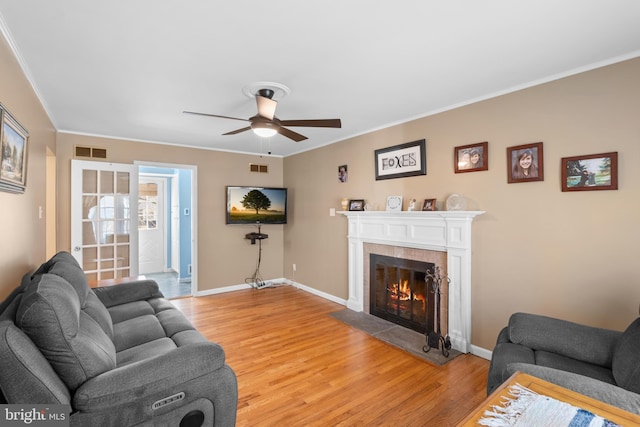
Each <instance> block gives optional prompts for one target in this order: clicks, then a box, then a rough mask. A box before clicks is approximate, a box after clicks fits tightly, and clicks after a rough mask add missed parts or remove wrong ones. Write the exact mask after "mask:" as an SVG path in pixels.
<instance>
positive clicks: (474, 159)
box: [453, 141, 489, 173]
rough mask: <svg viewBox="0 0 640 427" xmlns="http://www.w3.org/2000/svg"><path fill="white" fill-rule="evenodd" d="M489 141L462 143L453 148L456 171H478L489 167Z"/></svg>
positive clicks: (454, 168)
mask: <svg viewBox="0 0 640 427" xmlns="http://www.w3.org/2000/svg"><path fill="white" fill-rule="evenodd" d="M488 146H489V143H488V142H486V141H485V142H479V143H477V144H469V145H461V146H460V147H455V148H454V149H453V170H454V172H455V173H464V172H478V171H486V170H488V169H489V151H488V150H489V148H488Z"/></svg>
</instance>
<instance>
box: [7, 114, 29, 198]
mask: <svg viewBox="0 0 640 427" xmlns="http://www.w3.org/2000/svg"><path fill="white" fill-rule="evenodd" d="M0 141H1V144H0V190H4V191H9V192H13V193H23V192H24V190H25V188H26V186H27V154H28V142H29V134H28V133H27V131H26V130H25V129H24V128H23V127H22V126H21V125H20V124H19V123H18V122H17V121H16V119H14V118H13V116H11V114H9V112H8V111H7V110H6V109H5V108H4V106H2V105H0Z"/></svg>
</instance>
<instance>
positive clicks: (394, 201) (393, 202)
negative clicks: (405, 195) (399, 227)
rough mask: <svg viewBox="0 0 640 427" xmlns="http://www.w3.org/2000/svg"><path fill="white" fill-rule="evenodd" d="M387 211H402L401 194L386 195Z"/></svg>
mask: <svg viewBox="0 0 640 427" xmlns="http://www.w3.org/2000/svg"><path fill="white" fill-rule="evenodd" d="M387 211H388V212H400V211H402V196H389V197H387Z"/></svg>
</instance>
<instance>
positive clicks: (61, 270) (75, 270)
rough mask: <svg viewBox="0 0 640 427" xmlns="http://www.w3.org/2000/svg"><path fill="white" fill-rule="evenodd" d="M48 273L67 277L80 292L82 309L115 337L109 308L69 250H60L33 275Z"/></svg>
mask: <svg viewBox="0 0 640 427" xmlns="http://www.w3.org/2000/svg"><path fill="white" fill-rule="evenodd" d="M44 273H48V274H55V275H56V276H60V277H62V278H63V279H65V280H66V281H67V282H69V284H70V285H71V286H73V289H74V290H75V291H76V293H77V294H78V299H79V301H80V309H81V310H84V311H85V313H87V314H88V315H89V316H91V317H93V319H94V320H95V321H96V322H98V324H99V325H100V326H101V327H102V330H103V331H104V332H105V333H106V334H107V335H108V336H109V338H111V339H113V324H112V322H111V316H110V315H109V312H108V311H107V308H106V307H105V306H104V304H102V302H100V300H99V299H98V297H96V295H95V294H94V292H93V291H92V290H91V288H90V287H89V282H88V281H87V276H86V275H85V274H84V271H82V267H80V264H78V261H76V259H75V258H74V257H73V255H71V254H70V253H68V252H58V253H57V254H56V255H54V256H53V257H52V258H51V259H50V260H48V261H47V262H45V263H44V264H42V265H41V266H40V268H38V270H36V272H35V273H34V274H33V276H32V277H35V276H38V275H41V274H44Z"/></svg>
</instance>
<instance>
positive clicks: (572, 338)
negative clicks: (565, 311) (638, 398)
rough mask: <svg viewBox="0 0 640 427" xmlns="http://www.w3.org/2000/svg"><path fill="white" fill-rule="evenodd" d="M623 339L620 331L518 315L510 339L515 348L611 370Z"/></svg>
mask: <svg viewBox="0 0 640 427" xmlns="http://www.w3.org/2000/svg"><path fill="white" fill-rule="evenodd" d="M621 336H622V332H619V331H613V330H609V329H602V328H596V327H592V326H587V325H581V324H578V323H573V322H569V321H567V320H562V319H555V318H552V317H546V316H540V315H537V314H528V313H514V314H513V315H511V318H510V319H509V339H510V340H511V342H513V343H515V344H520V345H524V346H526V347H529V348H532V349H534V350H544V351H548V352H551V353H556V354H560V355H562V356H566V357H570V358H572V359H576V360H581V361H583V362H587V363H592V364H594V365H599V366H605V367H608V368H611V363H612V360H613V351H614V349H615V348H616V344H617V343H618V340H619V339H620V337H621Z"/></svg>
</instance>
